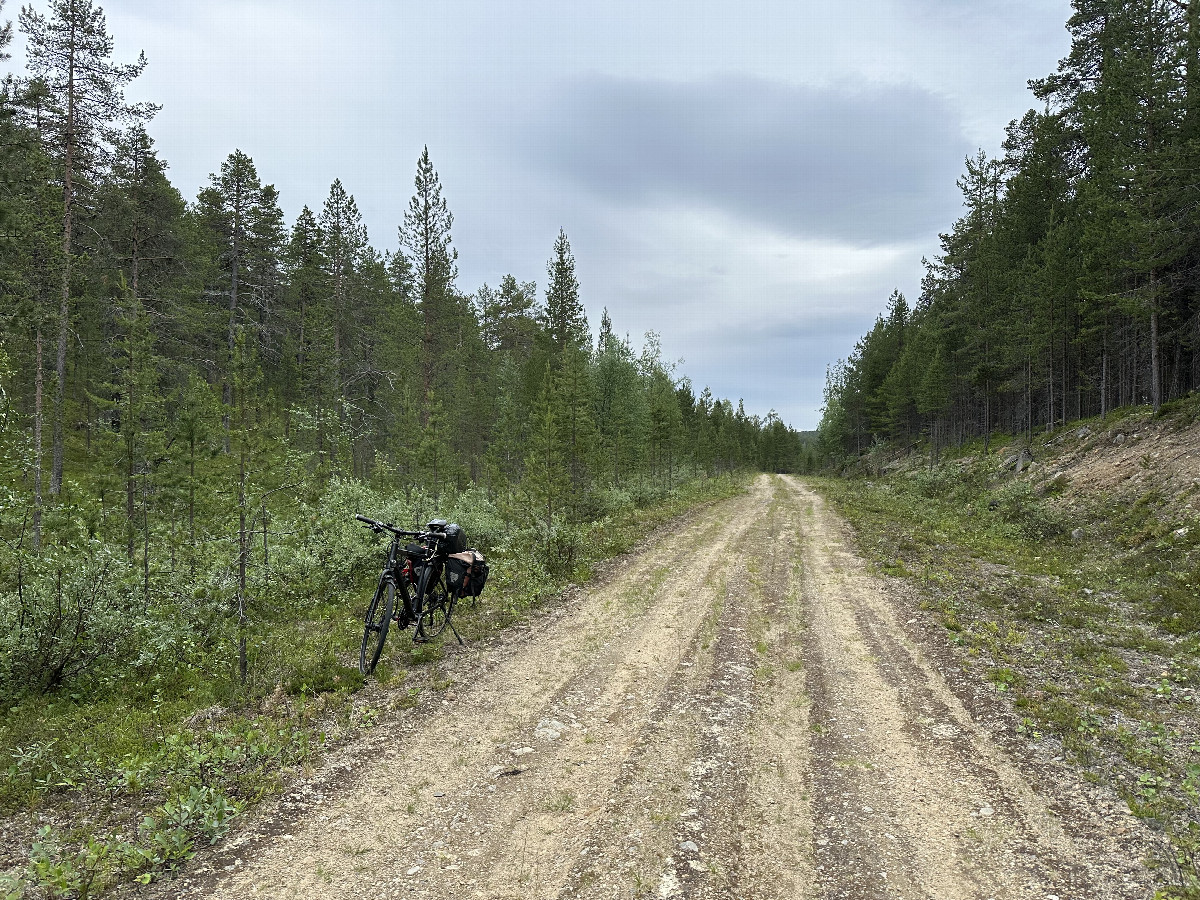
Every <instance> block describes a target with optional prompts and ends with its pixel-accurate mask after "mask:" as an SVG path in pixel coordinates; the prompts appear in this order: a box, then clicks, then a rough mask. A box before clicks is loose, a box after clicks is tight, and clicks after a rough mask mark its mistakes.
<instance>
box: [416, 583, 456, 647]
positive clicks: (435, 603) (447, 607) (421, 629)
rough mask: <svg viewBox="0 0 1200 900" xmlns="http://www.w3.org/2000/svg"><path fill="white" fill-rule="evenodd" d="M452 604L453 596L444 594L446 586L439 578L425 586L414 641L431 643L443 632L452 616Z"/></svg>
mask: <svg viewBox="0 0 1200 900" xmlns="http://www.w3.org/2000/svg"><path fill="white" fill-rule="evenodd" d="M454 602H455V597H454V595H453V594H449V593H447V592H446V586H445V585H444V584H442V580H441V579H440V578H439V579H438V580H437V581H436V582H434V583H433V584H432V585H427V586H426V590H425V596H424V597H423V598H422V603H421V615H420V618H419V619H417V631H416V634H415V635H413V637H414V639H417V640H422V641H432V640H433V639H434V638H435V637H437V636H438V635H439V634H441V633H442V632H443V631H445V630H446V626H447V625H449V624H450V616H451V615H453V614H454Z"/></svg>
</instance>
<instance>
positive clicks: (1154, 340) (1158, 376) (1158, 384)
mask: <svg viewBox="0 0 1200 900" xmlns="http://www.w3.org/2000/svg"><path fill="white" fill-rule="evenodd" d="M1157 286H1158V277H1157V274H1151V276H1150V304H1151V305H1150V402H1151V403H1152V404H1153V405H1154V411H1155V412H1158V410H1159V408H1160V407H1161V406H1162V360H1161V359H1160V358H1159V346H1158V298H1157V297H1155V296H1154V292H1155V289H1156V288H1157Z"/></svg>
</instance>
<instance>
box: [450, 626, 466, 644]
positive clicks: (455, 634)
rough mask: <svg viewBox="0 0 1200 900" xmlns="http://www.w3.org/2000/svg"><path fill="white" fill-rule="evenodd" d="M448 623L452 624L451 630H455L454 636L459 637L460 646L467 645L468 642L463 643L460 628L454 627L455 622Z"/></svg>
mask: <svg viewBox="0 0 1200 900" xmlns="http://www.w3.org/2000/svg"><path fill="white" fill-rule="evenodd" d="M446 624H447V625H449V626H450V630H451V631H453V632H454V636H455V637H456V638H458V646H460V647H465V646H466V644H464V643H463V639H462V635H461V634H459V633H458V629H457V628H455V627H454V623H453V622H447V623H446Z"/></svg>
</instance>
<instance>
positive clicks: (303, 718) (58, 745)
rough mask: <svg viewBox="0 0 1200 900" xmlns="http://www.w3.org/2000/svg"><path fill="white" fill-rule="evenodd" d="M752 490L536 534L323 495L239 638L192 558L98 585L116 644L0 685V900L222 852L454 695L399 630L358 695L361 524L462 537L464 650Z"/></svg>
mask: <svg viewBox="0 0 1200 900" xmlns="http://www.w3.org/2000/svg"><path fill="white" fill-rule="evenodd" d="M747 480H748V476H726V477H720V478H698V479H693V480H690V481H687V482H684V483H683V484H681V485H677V486H676V487H675V488H674V489H673V490H671V491H663V490H658V491H652V490H641V491H640V492H639V491H633V492H611V494H612V496H606V497H600V498H593V505H594V507H595V509H596V511H597V512H598V513H599V515H598V516H597V518H596V519H595V520H594V521H592V522H589V523H584V524H566V523H561V524H560V523H555V525H554V527H553V528H552V530H551V532H550V533H549V534H547V533H546V531H545V529H544V528H538V527H537V526H536V524H535V523H530V522H529V521H528V520H524V521H523V520H521V519H519V518H516V517H513V516H511V515H506V514H505V508H504V505H503V500H497V499H496V498H493V497H489V496H487V495H485V494H484V492H482V491H480V490H478V489H475V488H469V489H468V490H466V491H464V492H462V493H460V494H454V495H445V496H443V497H442V498H441V500H440V501H436V502H435V501H432V500H430V499H429V498H425V497H414V496H413V495H412V494H411V493H409V494H405V495H393V494H390V493H388V492H387V491H386V489H384V488H381V487H380V486H378V485H376V486H372V485H368V484H365V483H361V482H352V481H344V482H332V483H331V484H330V486H329V488H328V489H327V490H326V491H325V492H324V493H323V494H322V495H321V496H319V497H315V498H313V499H312V500H311V501H305V500H304V498H299V499H297V500H295V501H293V502H291V503H290V505H289V506H287V507H282V508H279V509H278V510H277V512H276V517H275V518H274V519H273V520H272V525H273V528H274V530H273V532H272V541H273V544H272V546H271V548H270V550H271V553H270V555H269V556H268V557H267V558H266V560H264V562H265V561H269V563H270V570H269V573H267V572H265V571H262V570H260V571H259V572H258V573H257V576H256V578H257V581H255V583H254V598H253V602H252V603H251V605H250V616H249V622H248V623H247V624H246V625H245V626H244V627H243V628H242V629H241V630H239V629H238V627H237V622H236V620H235V619H233V618H232V617H231V615H230V594H229V572H228V570H226V571H224V572H223V573H216V574H214V573H212V572H211V571H209V572H205V570H204V566H203V562H202V560H201V559H200V558H199V556H200V554H202V552H203V551H202V550H198V549H197V548H195V547H192V548H189V549H188V551H187V553H184V552H183V551H181V553H180V556H179V557H177V558H176V557H175V556H172V565H174V566H177V567H178V570H179V571H180V572H185V571H188V570H189V567H190V566H193V565H194V568H193V569H192V571H195V572H196V573H197V577H196V578H195V579H192V580H191V581H188V579H186V578H184V579H176V580H175V581H172V580H171V579H168V578H167V577H165V575H164V576H163V578H162V581H161V584H163V585H171V584H176V583H178V584H180V585H181V588H180V589H175V588H170V587H163V588H160V589H155V588H154V587H153V585H152V596H151V597H150V599H149V600H148V601H145V600H144V599H143V598H142V597H140V596H139V591H138V575H139V573H138V572H137V571H128V570H124V569H123V568H122V567H121V566H120V565H118V564H117V562H115V561H114V562H113V567H114V570H115V571H117V572H119V573H121V572H123V575H122V578H119V579H117V580H116V581H114V582H113V583H112V584H111V585H110V586H109V589H110V590H111V593H112V595H113V598H114V599H113V603H112V604H111V605H110V606H109V607H101V606H99V605H97V606H96V607H89V608H87V609H82V610H81V611H80V614H87V615H94V616H97V617H98V618H97V619H96V626H95V628H96V629H97V630H103V629H107V631H105V632H104V633H105V634H106V635H108V637H107V638H106V640H107V641H108V642H109V643H108V644H106V645H105V646H103V647H94V648H93V647H91V646H90V645H87V644H86V643H85V644H83V645H81V646H80V647H76V648H74V650H75V651H76V652H77V654H78V659H77V661H78V662H79V669H78V671H77V672H76V673H74V674H72V673H71V672H70V670H68V673H67V676H66V677H64V678H62V679H61V680H60V681H59V682H58V683H56V684H54V685H53V686H50V687H42V688H40V689H39V688H37V684H36V683H35V682H34V681H33V680H32V679H25V682H24V686H23V687H21V686H20V685H19V683H17V682H15V680H14V681H9V682H7V683H3V684H0V688H2V690H0V825H2V826H4V827H3V829H0V830H4V831H7V832H8V835H9V836H10V837H11V835H14V834H23V835H25V836H26V837H25V839H24V841H23V849H22V850H20V851H18V850H16V849H14V845H13V844H12V843H9V844H8V845H0V898H4V900H10V898H14V897H21V896H26V897H31V898H32V897H42V896H46V897H67V898H75V897H79V898H85V897H95V896H100V895H102V894H103V893H105V892H106V891H108V890H109V889H111V888H112V887H113V886H114V885H117V884H120V883H123V882H129V881H132V880H136V881H141V882H149V881H151V880H153V879H155V878H158V877H161V876H162V875H163V873H166V872H169V871H171V870H173V869H175V868H177V867H178V866H179V865H180V864H181V863H182V862H184V861H186V860H187V859H188V858H190V857H191V856H193V855H194V854H195V853H196V852H197V851H198V849H200V848H202V847H204V846H208V845H210V844H214V843H216V842H218V841H220V840H221V838H222V837H223V836H224V835H225V834H226V833H227V832H228V831H229V830H230V828H231V827H233V822H234V821H235V819H236V817H237V816H238V815H239V814H240V813H241V812H243V811H244V810H245V809H247V808H248V807H250V806H252V805H253V804H255V803H256V802H258V801H259V800H261V799H262V798H264V797H266V796H269V795H273V794H275V793H278V792H279V791H280V790H281V789H282V788H283V787H284V786H285V785H286V784H287V783H288V782H289V781H290V780H292V779H294V778H295V777H297V776H299V775H302V774H303V773H305V772H307V771H311V770H312V767H313V766H314V765H315V764H316V763H317V762H318V761H319V758H320V755H321V754H322V752H324V751H325V750H327V749H328V748H329V747H330V746H331V745H333V744H337V743H342V742H345V741H347V740H352V739H353V737H354V735H355V734H356V733H358V732H360V731H361V730H362V729H364V728H370V727H372V726H373V725H374V724H376V723H377V722H378V721H379V719H380V718H381V717H382V716H384V715H386V714H387V712H388V711H389V710H392V709H402V708H406V707H411V706H413V705H415V704H416V703H417V702H418V701H419V699H420V696H421V694H422V692H426V691H442V690H446V689H447V688H448V687H449V686H450V684H451V682H450V680H449V679H448V678H446V677H445V676H444V675H443V674H442V672H441V666H440V662H441V660H442V658H443V653H444V651H445V641H447V640H448V641H451V642H453V641H454V637H453V635H452V634H451V633H450V632H449V631H447V632H446V633H445V634H444V635H443V638H442V640H441V641H440V642H438V643H435V644H423V645H414V644H413V643H412V642H411V631H409V632H399V633H393V634H391V635H389V638H388V644H387V650H386V652H385V655H384V657H383V659H382V660H381V661H380V665H379V667H378V669H377V670H376V675H375V676H374V677H373V678H371V679H367V682H366V686H367V687H368V689H367V690H363V688H364V686H365V685H364V679H363V678H362V677H361V676H360V675H359V673H358V671H357V657H358V646H359V641H360V640H361V637H362V619H361V616H362V613H363V609H364V608H365V606H366V603H367V600H368V599H369V597H370V594H371V591H372V590H373V587H374V583H375V579H376V578H377V576H378V567H379V564H380V561H381V560H382V558H383V554H384V552H385V549H386V543H385V542H384V541H383V540H382V539H379V538H375V537H374V536H372V535H371V534H370V532H369V531H367V530H365V529H363V528H361V527H360V526H357V525H356V524H355V523H354V521H353V515H354V513H355V512H363V513H366V514H368V515H377V516H380V517H383V518H385V519H387V520H389V521H394V522H397V523H398V524H401V525H404V524H408V523H415V521H416V520H417V519H419V518H421V517H422V516H429V515H430V514H431V513H432V512H433V511H434V510H436V511H437V512H439V513H441V514H442V515H444V516H446V517H447V518H451V519H453V520H455V521H458V522H460V523H461V524H462V525H463V526H464V528H465V530H466V531H467V534H468V537H469V539H470V543H471V544H472V545H475V546H477V547H479V548H480V549H482V550H483V551H484V552H485V553H486V554H487V555H488V559H489V563H490V565H491V576H490V579H489V582H488V587H487V590H486V592H485V594H484V595H483V597H481V598H479V599H478V600H475V601H470V602H466V603H463V604H460V605H459V608H458V610H457V611H456V613H455V617H454V624H455V626H456V627H457V629H458V631H459V633H460V634H461V635H462V637H463V639H464V640H466V641H467V642H468V643H469V642H473V641H480V640H483V639H486V638H487V637H488V636H489V635H490V634H493V633H495V632H497V631H499V630H500V629H503V628H505V627H508V626H510V625H512V624H514V623H516V622H519V621H521V620H523V619H525V618H527V617H529V616H530V615H533V614H536V611H537V609H538V608H539V607H541V606H544V605H545V604H547V603H551V602H553V601H554V599H555V598H557V597H558V596H560V595H561V593H562V590H563V589H564V587H566V585H567V584H568V583H571V582H574V583H582V582H586V581H587V580H588V579H589V578H591V576H592V573H593V571H594V570H595V568H596V566H597V565H598V564H599V563H600V562H601V561H603V560H605V559H607V558H610V557H612V556H615V555H618V554H620V553H622V552H625V551H628V550H630V549H632V548H634V547H636V546H637V545H638V544H639V543H641V542H643V541H644V540H645V539H646V538H647V537H648V536H649V535H650V534H652V533H653V531H654V530H655V529H657V528H660V527H663V526H666V525H667V524H669V523H670V521H671V520H672V519H674V518H677V517H678V516H680V515H682V514H684V513H686V512H687V511H688V510H690V509H693V508H696V507H697V506H699V505H702V504H706V503H710V502H713V501H716V500H719V499H722V498H725V497H729V496H733V495H734V494H736V493H739V492H741V491H742V490H744V489H745V486H746V483H747ZM410 527H411V526H410ZM80 540H82V541H85V542H86V541H87V540H88V538H87V536H86V535H83V536H82V537H81V538H80ZM259 540H261V537H260V538H259ZM64 542H65V543H66V544H67V545H68V546H69V544H70V542H69V541H67V540H64ZM78 549H79V548H78V547H76V548H75V550H76V551H78ZM65 553H66V551H64V555H65ZM193 553H194V554H196V557H195V558H193V557H192V556H190V555H189V554H193ZM102 599H103V598H102ZM105 617H107V618H105ZM241 634H245V635H246V638H247V640H246V648H247V654H246V655H247V677H246V680H245V682H242V681H241V679H240V678H239V677H238V668H237V656H238V654H237V640H238V638H239V636H240V635H241ZM17 650H18V651H19V652H25V653H28V654H29V655H30V660H29V661H28V662H27V663H25V665H26V666H27V669H26V670H25V671H26V672H27V673H33V672H40V671H41V670H40V669H37V668H36V664H37V660H36V659H33V658H32V657H33V654H34V652H35V651H36V647H34V648H33V649H32V650H31V649H30V648H28V647H25V648H22V647H18V648H17ZM18 657H19V653H16V654H11V655H10V656H9V657H8V658H6V660H5V664H6V665H9V666H10V667H14V668H10V670H9V671H14V670H15V667H16V666H18V665H21V664H23V663H21V660H20V659H19V658H18ZM16 852H20V853H21V859H20V860H17V859H14V858H13V856H12V854H13V853H16ZM5 868H7V872H5Z"/></svg>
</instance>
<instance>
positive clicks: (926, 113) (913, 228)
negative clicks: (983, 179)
mask: <svg viewBox="0 0 1200 900" xmlns="http://www.w3.org/2000/svg"><path fill="white" fill-rule="evenodd" d="M549 115H551V116H553V117H554V118H553V121H551V122H549V123H543V124H541V125H538V126H535V127H532V128H530V129H528V130H527V131H525V132H524V133H525V134H526V135H528V138H527V141H528V143H527V144H526V145H525V146H523V147H521V150H522V151H523V152H525V153H529V154H531V155H533V156H534V157H535V158H536V159H537V162H538V163H539V164H540V165H541V166H542V167H544V168H545V169H547V170H550V171H553V172H556V173H557V174H558V175H559V176H560V177H563V178H565V179H567V180H569V181H572V182H575V183H578V184H581V185H583V186H584V187H585V188H587V189H588V190H589V191H591V192H592V193H593V194H595V195H598V196H600V197H603V198H607V199H608V200H610V201H613V202H624V203H631V202H632V203H638V204H653V203H661V202H668V203H669V202H677V203H683V204H689V203H690V204H697V205H701V206H711V207H717V208H719V209H722V210H724V211H726V212H728V213H731V214H733V215H736V216H739V217H741V218H743V219H747V220H751V221H754V222H756V223H758V224H760V225H764V226H766V227H769V228H772V229H778V230H782V231H784V232H786V233H789V234H793V235H804V236H821V237H823V238H827V239H828V238H834V239H839V240H844V241H849V242H853V243H856V244H859V245H875V244H880V243H888V242H892V241H897V240H905V239H909V238H912V237H915V236H921V235H928V234H929V233H931V232H932V233H936V231H937V230H938V229H944V228H945V227H947V225H948V223H949V222H950V221H951V220H952V218H953V216H954V215H955V214H956V213H957V211H958V208H957V207H958V203H957V200H956V199H955V195H954V192H953V184H954V179H955V177H956V176H957V174H958V172H959V170H960V169H961V166H962V159H963V157H964V156H965V155H966V153H967V152H969V146H968V144H967V142H966V140H965V139H964V137H963V135H962V132H961V129H960V127H959V121H958V117H957V115H956V114H955V113H954V111H953V110H952V109H951V108H950V106H949V104H948V103H946V102H945V101H943V100H941V99H939V98H938V97H937V96H935V95H934V94H932V93H929V92H927V91H924V90H921V89H919V88H916V87H911V86H899V85H869V86H862V87H851V86H835V87H812V86H795V85H787V84H782V83H778V82H771V81H764V80H759V79H753V78H748V77H742V76H737V77H731V76H727V77H718V78H711V79H707V80H703V81H695V82H668V81H647V80H625V79H613V78H598V77H593V78H590V79H586V80H577V81H574V82H572V83H570V84H569V86H568V87H567V88H566V89H565V90H564V91H563V92H562V93H561V95H560V96H558V97H557V98H556V99H555V101H554V102H553V103H552V104H551V106H550V108H549ZM948 185H949V186H950V190H949V191H948V190H947V186H948Z"/></svg>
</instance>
